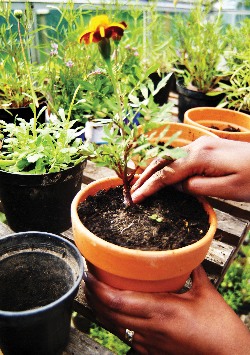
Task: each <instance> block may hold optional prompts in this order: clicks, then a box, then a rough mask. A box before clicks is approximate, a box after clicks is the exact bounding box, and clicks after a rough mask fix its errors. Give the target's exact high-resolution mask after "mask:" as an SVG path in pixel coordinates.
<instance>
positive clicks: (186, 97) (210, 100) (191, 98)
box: [176, 79, 225, 122]
mask: <svg viewBox="0 0 250 355" xmlns="http://www.w3.org/2000/svg"><path fill="white" fill-rule="evenodd" d="M176 88H177V92H178V94H179V102H178V112H179V113H178V118H179V120H180V121H181V122H183V120H184V113H185V112H186V111H187V110H189V109H190V108H194V107H216V106H217V105H218V104H219V103H220V102H221V100H222V99H223V98H224V96H225V94H218V95H215V96H209V95H206V94H204V93H203V92H199V91H193V90H189V89H187V88H186V87H185V86H184V85H183V80H182V79H179V80H177V82H176Z"/></svg>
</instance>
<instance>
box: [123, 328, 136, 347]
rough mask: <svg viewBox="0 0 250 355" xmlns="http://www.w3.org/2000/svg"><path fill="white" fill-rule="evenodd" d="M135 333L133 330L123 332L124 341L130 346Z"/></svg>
mask: <svg viewBox="0 0 250 355" xmlns="http://www.w3.org/2000/svg"><path fill="white" fill-rule="evenodd" d="M134 334H135V332H134V331H133V330H129V329H126V330H125V340H126V341H127V342H128V343H129V344H132V342H133V338H134Z"/></svg>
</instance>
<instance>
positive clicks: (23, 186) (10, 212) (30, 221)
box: [0, 161, 86, 233]
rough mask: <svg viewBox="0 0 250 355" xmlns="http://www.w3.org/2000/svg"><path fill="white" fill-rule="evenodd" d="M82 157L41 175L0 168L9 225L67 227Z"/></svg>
mask: <svg viewBox="0 0 250 355" xmlns="http://www.w3.org/2000/svg"><path fill="white" fill-rule="evenodd" d="M85 166H86V161H84V162H81V163H80V164H78V165H76V166H74V167H71V168H69V169H66V170H63V171H60V172H57V173H49V174H42V175H35V174H21V173H9V172H6V171H3V170H0V198H1V202H2V205H3V209H4V213H5V215H6V219H7V222H8V225H9V226H10V228H11V229H12V230H13V231H15V232H23V231H32V230H39V231H45V232H51V233H60V232H63V231H65V230H66V229H68V228H70V226H71V218H70V205H71V202H72V200H73V198H74V196H75V195H76V193H77V192H78V191H79V190H80V189H81V182H82V174H83V170H84V167H85Z"/></svg>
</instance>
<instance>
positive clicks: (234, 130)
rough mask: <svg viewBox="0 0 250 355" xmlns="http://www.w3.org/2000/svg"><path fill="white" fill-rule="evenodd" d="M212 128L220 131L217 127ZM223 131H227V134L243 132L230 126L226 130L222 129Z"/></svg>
mask: <svg viewBox="0 0 250 355" xmlns="http://www.w3.org/2000/svg"><path fill="white" fill-rule="evenodd" d="M210 128H213V129H217V130H219V128H218V127H217V126H211V127H210ZM222 131H225V132H241V130H240V129H239V128H235V127H232V126H228V127H226V128H224V129H222Z"/></svg>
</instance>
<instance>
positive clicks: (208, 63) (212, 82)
mask: <svg viewBox="0 0 250 355" xmlns="http://www.w3.org/2000/svg"><path fill="white" fill-rule="evenodd" d="M210 10H211V5H210V4H205V5H204V4H203V2H201V1H198V2H197V3H196V5H195V6H194V8H193V9H192V10H191V11H190V13H189V14H187V15H186V16H183V15H180V14H177V15H175V17H174V21H173V37H174V41H175V47H176V51H177V52H178V53H179V63H178V64H179V66H181V67H182V69H178V66H177V69H175V71H176V74H177V77H178V80H177V91H178V93H179V119H180V120H181V121H183V118H184V113H185V111H186V110H188V109H190V108H193V107H201V106H217V104H218V103H219V102H220V101H221V100H222V98H223V97H224V94H222V93H221V89H220V88H219V86H218V83H219V82H220V81H221V80H222V79H223V78H224V77H225V74H224V72H223V68H222V67H221V59H222V56H223V54H224V50H225V47H226V39H225V36H223V26H222V16H221V13H220V11H218V13H216V14H213V13H210Z"/></svg>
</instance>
